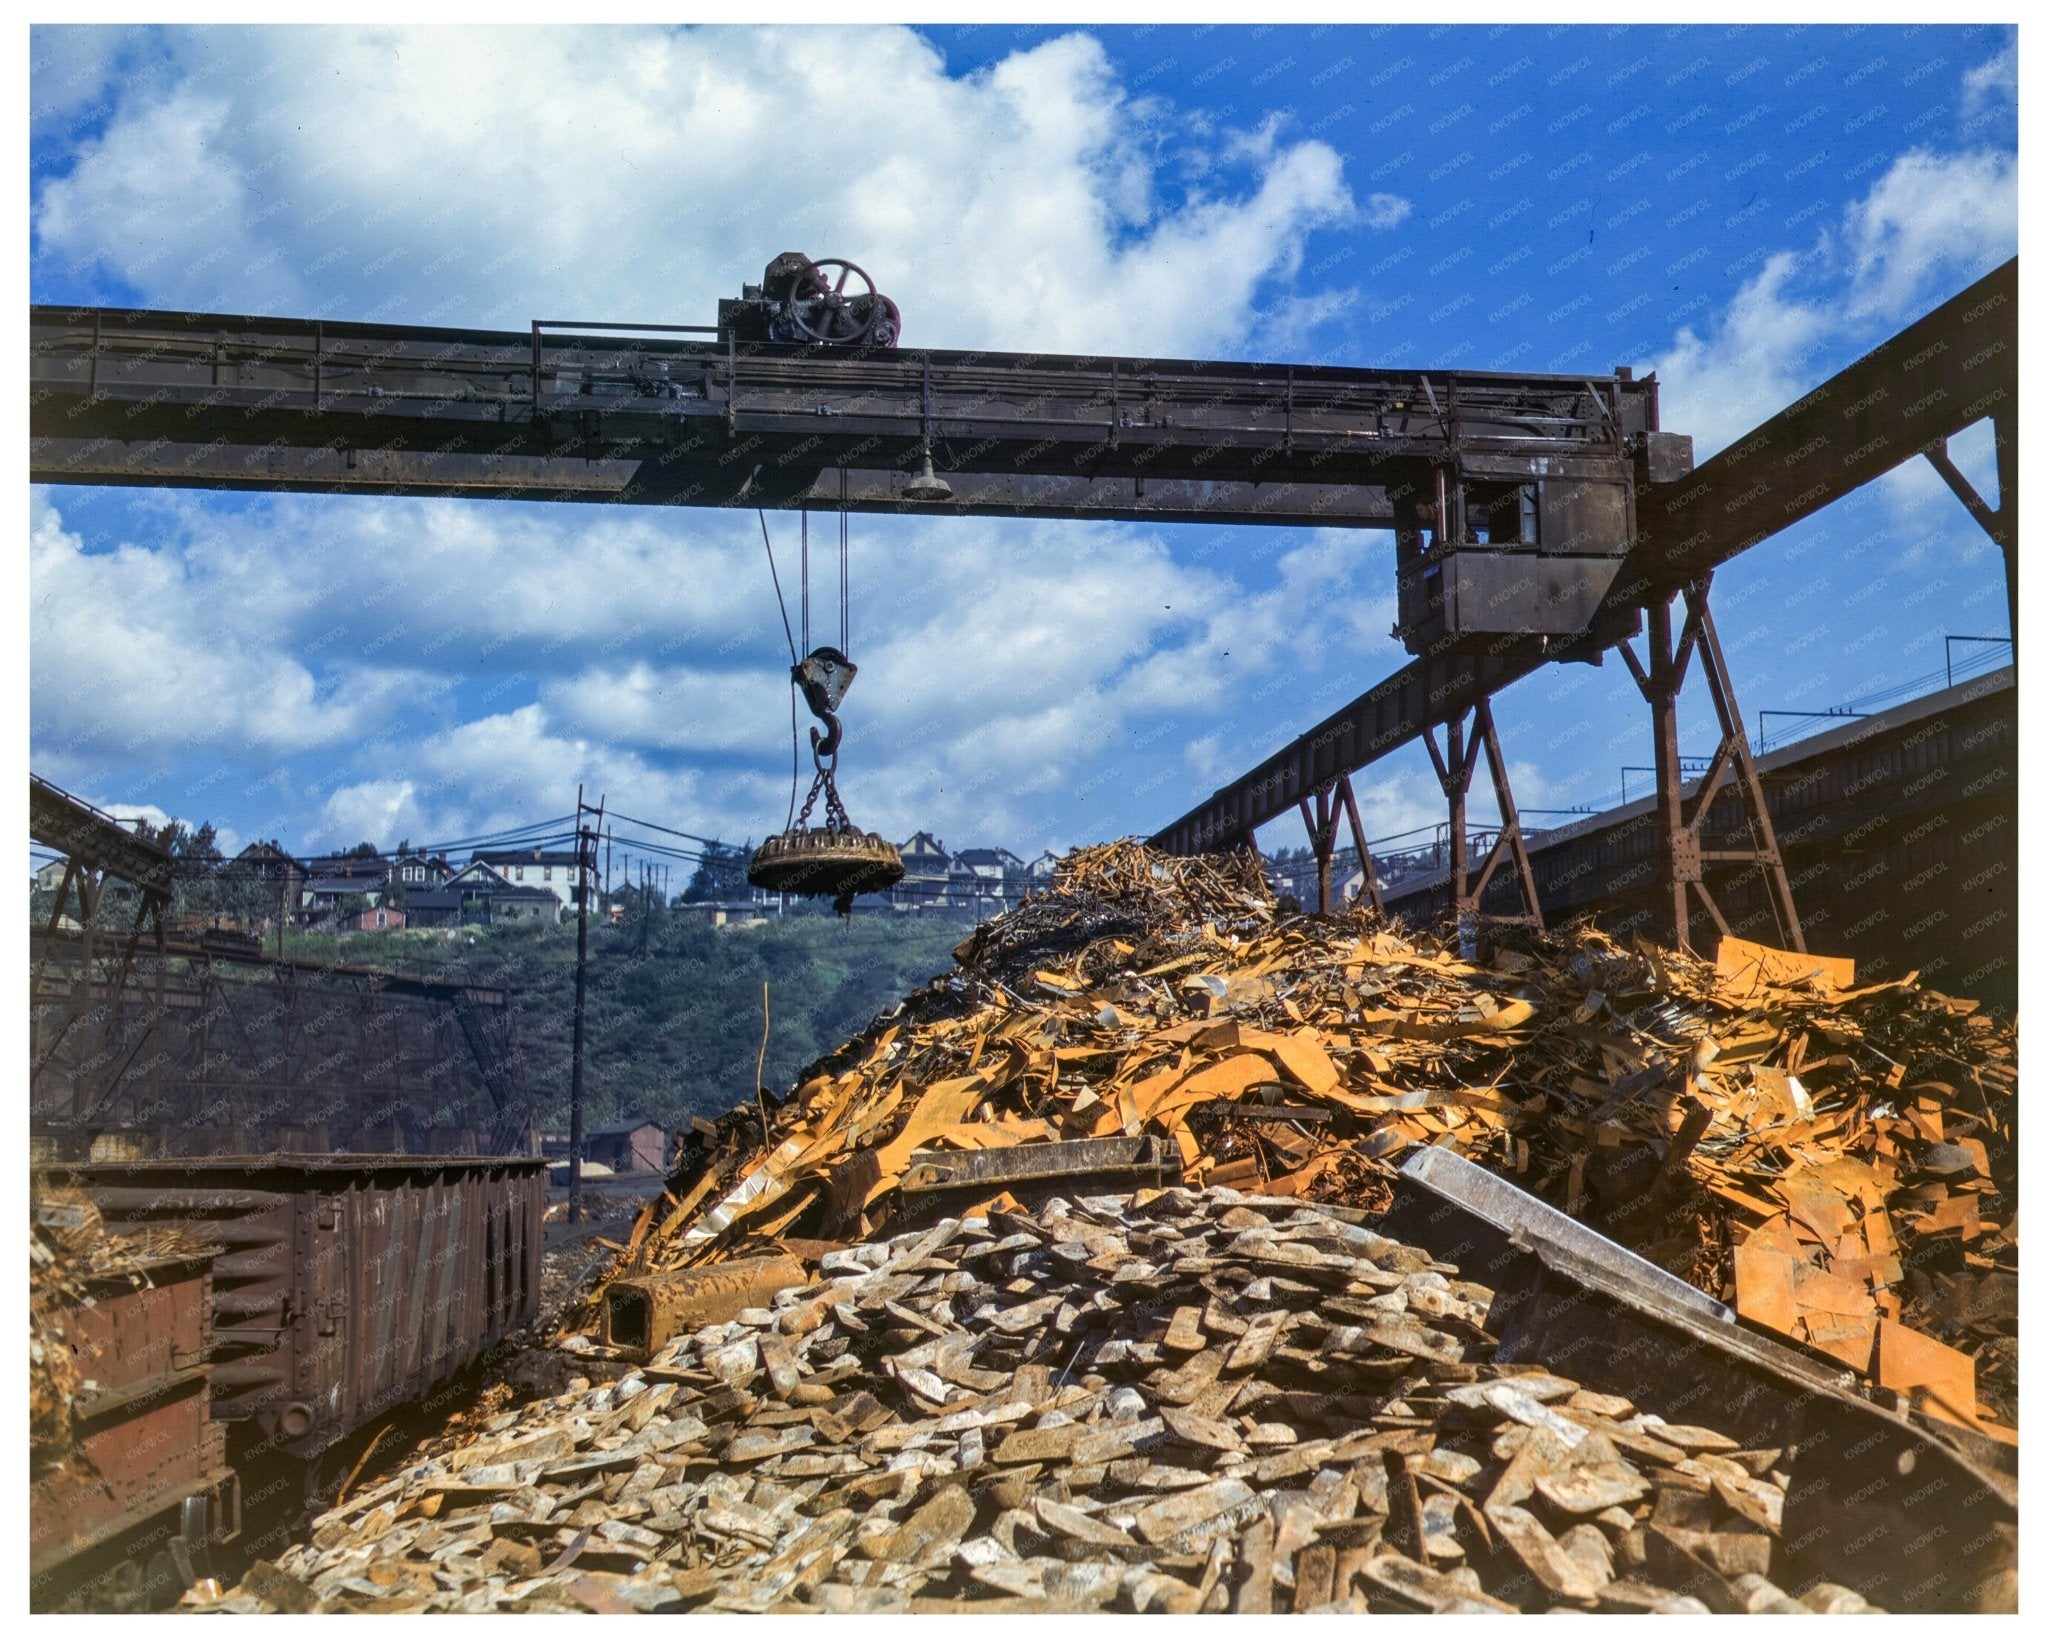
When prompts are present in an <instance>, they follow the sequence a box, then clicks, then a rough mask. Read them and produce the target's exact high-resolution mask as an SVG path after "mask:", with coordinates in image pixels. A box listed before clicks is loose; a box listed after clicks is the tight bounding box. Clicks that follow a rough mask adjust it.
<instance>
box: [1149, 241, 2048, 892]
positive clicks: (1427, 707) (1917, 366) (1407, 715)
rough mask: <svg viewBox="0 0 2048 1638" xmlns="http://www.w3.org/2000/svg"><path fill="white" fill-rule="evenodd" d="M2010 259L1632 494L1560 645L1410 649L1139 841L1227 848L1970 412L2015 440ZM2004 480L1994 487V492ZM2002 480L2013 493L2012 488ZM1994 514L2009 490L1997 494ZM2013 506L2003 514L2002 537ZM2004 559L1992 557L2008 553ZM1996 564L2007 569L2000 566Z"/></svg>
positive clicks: (1184, 850)
mask: <svg viewBox="0 0 2048 1638" xmlns="http://www.w3.org/2000/svg"><path fill="white" fill-rule="evenodd" d="M2018 324H2019V261H2018V259H2017V258H2015V259H2014V260H2012V261H2009V262H2007V263H2006V264H2005V265H2004V266H2003V267H2000V268H1998V269H1997V270H1996V271H1994V272H1992V273H1990V274H1988V275H1987V276H1986V277H1984V278H1983V279H1980V280H1979V281H1978V282H1977V283H1976V284H1974V285H1972V286H1971V287H1970V288H1969V289H1967V290H1965V291H1964V292H1963V293H1962V294H1961V295H1959V296H1956V297H1955V298H1953V299H1952V300H1950V301H1946V302H1944V303H1942V305H1941V306H1939V307H1937V308H1936V309H1935V310H1934V311H1933V312H1931V313H1929V314H1928V315H1927V316H1926V317H1925V318H1922V319H1920V320H1919V321H1918V322H1916V323H1914V324H1911V325H1908V326H1907V327H1906V328H1905V329H1904V330H1902V331H1900V332H1899V333H1898V334H1897V335H1895V336H1893V337H1892V338H1891V339H1890V340H1889V341H1886V342H1884V343H1882V344H1881V345H1879V346H1878V347H1876V348H1875V349H1873V350H1872V351H1871V352H1869V353H1866V354H1865V355H1864V356H1863V357H1862V358H1860V359H1858V360H1857V361H1856V362H1855V363H1853V364H1851V365H1850V366H1849V367H1848V368H1847V369H1845V370H1843V371H1842V372H1841V373H1840V374H1838V375H1836V376H1834V377H1832V378H1831V379H1829V380H1828V381H1826V382H1825V383H1823V384H1822V385H1821V386H1819V387H1817V388H1815V389H1814V391H1812V392H1810V393H1808V394H1807V395H1806V396H1805V397H1804V398H1802V399H1800V400H1799V401H1798V402H1797V403H1796V404H1794V405H1792V406H1791V407H1790V408H1789V409H1786V410H1784V411H1783V412H1781V413H1780V414H1778V415H1775V416H1773V417H1771V419H1770V420H1768V421H1766V422H1764V423H1763V424H1762V425H1761V426H1759V427H1758V428H1756V430H1755V431H1753V432H1751V433H1750V434H1749V435H1748V436H1746V437H1744V438H1742V439H1739V440H1738V441H1737V442H1736V443H1734V444H1732V445H1730V446H1729V447H1728V448H1727V449H1724V450H1722V451H1721V452H1720V453H1719V454H1717V455H1715V456H1714V457H1713V458H1712V459H1711V460H1709V461H1706V462H1703V463H1702V464H1701V465H1700V466H1699V467H1698V468H1697V469H1696V470H1695V471H1693V472H1692V473H1691V474H1690V475H1689V476H1687V477H1686V478H1684V479H1682V480H1680V481H1679V482H1676V483H1672V484H1657V485H1649V486H1646V487H1645V488H1643V489H1642V490H1641V491H1639V495H1638V500H1637V511H1636V517H1637V538H1636V541H1635V544H1634V545H1633V546H1632V547H1631V548H1630V550H1629V554H1628V556H1627V557H1626V558H1625V559H1624V560H1623V563H1622V567H1621V572H1620V573H1619V574H1618V575H1617V576H1616V577H1615V582H1614V586H1613V588H1612V589H1611V590H1610V591H1609V593H1608V596H1607V601H1606V604H1605V606H1604V607H1603V610H1602V612H1601V614H1600V616H1599V617H1597V618H1596V619H1595V621H1594V626H1593V629H1594V632H1595V633H1596V635H1595V636H1594V637H1593V638H1592V639H1591V641H1589V642H1588V643H1586V644H1581V645H1579V646H1578V648H1577V650H1576V651H1575V652H1570V653H1564V652H1561V651H1560V650H1558V649H1556V648H1553V649H1552V650H1551V651H1550V652H1548V653H1545V652H1543V651H1542V650H1541V649H1540V648H1536V649H1531V648H1529V647H1526V646H1524V647H1520V648H1516V647H1508V646H1505V645H1496V646H1495V647H1494V648H1493V649H1492V650H1491V651H1489V652H1484V653H1481V654H1476V655H1471V656H1462V657H1461V656H1455V655H1452V656H1443V657H1425V658H1423V659H1419V660H1415V661H1413V662H1411V663H1410V664H1408V665H1406V666H1404V667H1403V668H1402V669H1401V670H1399V671H1397V672H1395V673H1394V674H1393V675H1392V676H1391V677H1389V678H1387V679H1386V681H1384V682H1382V683H1380V684H1379V685H1378V686H1377V687H1375V688H1373V689H1372V690H1370V691H1369V692H1368V693H1366V694H1363V695H1361V696H1360V697H1359V698H1358V699H1356V700H1354V701H1353V702H1352V703H1351V704H1349V705H1347V706H1345V707H1344V708H1343V709H1342V710H1340V711H1336V712H1333V713H1332V714H1331V715H1330V716H1328V717H1326V718H1324V719H1323V721H1322V722H1320V723H1318V724H1317V725H1316V726H1315V727H1314V728H1312V729H1310V730H1309V731H1308V732H1307V733H1305V734H1303V735H1302V736H1301V737H1300V738H1298V739H1296V740H1295V741H1293V743H1291V744H1290V745H1288V746H1287V747H1286V748H1285V749H1284V750H1282V751H1279V752H1277V753H1276V754H1274V755H1273V756H1270V757H1268V758H1267V759H1266V760H1265V761H1264V762H1261V763H1260V764H1259V765H1258V766H1257V767H1256V768H1254V769H1253V770H1252V771H1251V772H1250V773H1248V774H1246V775H1244V776H1243V777H1242V778H1240V779H1237V780H1234V781H1232V782H1231V783H1230V784H1228V785H1226V786H1224V787H1223V788H1222V789H1221V790H1218V791H1217V792H1215V793H1214V794H1213V795H1212V796H1210V797H1209V799H1208V800H1207V801H1206V802H1203V803H1201V804H1200V805H1199V806H1197V807H1195V808H1192V809H1190V810H1189V811H1188V812H1187V813H1185V814H1183V815H1182V816H1181V817H1180V818H1178V819H1176V820H1174V822H1173V823H1172V824H1170V825H1168V826H1166V827H1165V828H1164V829H1162V830H1161V831H1159V832H1158V833H1157V834H1156V835H1155V836H1153V838H1152V844H1153V846H1155V847H1158V848H1161V849H1163V850H1165V851H1166V852H1168V853H1177V854H1189V853H1203V852H1212V851H1216V850H1219V849H1222V848H1227V847H1234V846H1239V845H1241V844H1242V843H1244V842H1245V841H1246V840H1248V839H1249V838H1250V836H1251V834H1252V832H1253V831H1254V830H1256V829H1257V828H1258V827H1259V826H1260V825H1263V824H1266V823H1267V822H1269V821H1270V820H1273V819H1277V818H1279V817H1280V815H1282V814H1283V813H1286V812H1287V811H1288V810H1289V809H1291V808H1292V807H1294V806H1295V804H1296V803H1297V802H1299V801H1300V800H1301V798H1302V797H1304V796H1306V795H1308V794H1310V793H1311V792H1313V791H1316V790H1318V789H1321V788H1324V787H1326V786H1328V785H1329V784H1330V783H1331V782H1333V781H1334V780H1336V779H1338V778H1339V777H1340V776H1342V775H1344V774H1347V773H1356V772H1357V771H1358V770H1359V769H1360V768H1363V767H1366V766H1368V765H1369V764H1371V763H1373V762H1375V761H1377V760H1378V759H1379V758H1381V757H1383V756H1386V755H1388V754H1389V753H1390V752H1393V751H1395V750H1398V749H1399V748H1400V747H1401V746H1403V745H1406V744H1408V743H1409V742H1410V741H1412V740H1415V739H1418V738H1420V737H1421V734H1422V730H1423V729H1424V728H1426V727H1430V726H1433V725H1435V724H1437V723H1442V722H1448V721H1449V720H1450V719H1451V718H1452V717H1454V716H1456V715H1458V714H1459V713H1461V712H1463V711H1467V710H1470V709H1471V708H1472V707H1473V706H1475V705H1477V704H1478V703H1479V701H1480V700H1482V699H1485V698H1487V697H1488V696H1489V695H1491V694H1494V693H1496V692H1498V691H1499V690H1500V689H1502V688H1505V687H1507V686H1508V685H1509V684H1511V683H1514V682H1518V681H1520V680H1521V679H1522V678H1523V677H1526V676H1528V675H1529V674H1530V673H1531V672H1533V671H1536V670H1537V669H1539V668H1540V667H1541V666H1543V665H1544V664H1545V663H1547V662H1548V661H1549V660H1552V659H1556V658H1561V657H1568V658H1575V659H1585V658H1591V657H1593V656H1594V655H1595V654H1597V653H1598V652H1600V651H1601V650H1603V649H1604V648H1606V647H1608V646H1610V645H1611V644H1612V642H1613V641H1614V640H1615V639H1614V637H1613V636H1608V637H1606V639H1605V640H1604V641H1602V639H1601V637H1600V636H1599V635H1597V634H1599V633H1604V632H1617V633H1619V632H1622V631H1626V630H1627V629H1631V626H1632V622H1630V624H1627V625H1617V624H1616V621H1617V618H1618V617H1622V616H1626V615H1629V614H1630V613H1632V610H1633V609H1634V608H1636V607H1640V606H1641V605H1642V604H1643V603H1644V602H1645V601H1647V600H1648V599H1650V598H1652V597H1656V596H1658V595H1660V594H1661V595H1667V596H1668V595H1669V594H1670V592H1671V591H1672V589H1674V588H1675V587H1677V586H1679V585H1681V584H1683V583H1684V582H1685V581H1687V580H1690V579H1694V578H1696V577H1697V576H1699V575H1701V574H1703V573H1706V572H1708V571H1710V570H1712V569H1713V568H1714V567H1716V566H1717V565H1719V564H1722V563H1725V562H1727V561H1728V560H1729V559H1730V558H1733V557H1736V556H1738V555H1739V554H1740V553H1742V552H1744V551H1747V550H1748V549H1749V548H1750V547H1752V546H1754V545H1756V544H1757V543H1758V542H1759V541H1763V540H1767V539H1769V538H1770V536H1772V535H1773V534H1775V533H1777V532H1778V531H1779V530H1780V529H1784V528H1788V527H1790V526H1791V525H1792V524H1794V523H1797V522H1799V521H1801V520H1802V519H1804V518H1807V517H1810V516H1812V514H1813V513H1815V512H1817V511H1819V510H1820V509H1821V508H1822V507H1824V506H1826V505H1828V504H1829V503H1830V502H1832V501H1836V500H1839V499H1841V498H1842V497H1843V496H1844V495H1846V494H1848V493H1850V492H1851V491H1852V490H1854V489H1857V488H1860V487H1861V486H1862V485H1864V484H1866V483H1868V482H1870V481H1871V480H1872V479H1873V478H1877V477H1880V476H1882V475H1883V474H1884V473H1886V472H1888V471H1890V470H1891V469H1892V468H1893V467H1895V466H1899V465H1901V464H1903V463H1904V462H1906V461H1908V460H1911V459H1912V458H1913V457H1914V456H1915V455H1917V454H1919V453H1920V452H1921V451H1922V450H1924V449H1926V448H1928V447H1929V446H1930V445H1933V444H1935V443H1937V442H1938V441H1940V440H1941V439H1944V438H1948V437H1952V436H1953V435H1954V434H1956V433H1957V432H1960V431H1961V430H1962V429H1963V428H1965V427H1967V426H1970V425H1972V424H1974V423H1975V422H1977V421H1979V420H1981V419H1983V418H1984V417H1985V416H1987V415H1989V416H1992V417H1993V418H1994V419H1996V420H1997V421H1999V422H2000V423H2002V424H2001V428H2000V436H1999V448H2000V451H2001V457H2002V458H2001V463H2000V466H2001V474H2003V473H2004V471H2005V470H2006V468H2007V464H2008V463H2007V460H2006V459H2005V458H2003V457H2004V452H2005V451H2007V450H2009V449H2012V448H2016V447H2017V443H2016V436H2017V434H2016V423H2017V418H2018V413H2019V387H2018V358H2019V348H2018ZM2004 487H2006V486H2004V485H2001V488H2002V489H2003V488H2004ZM2011 487H2013V488H2015V489H2016V488H2017V485H2016V484H2014V485H2012V486H2011ZM2000 501H2001V511H2003V509H2004V507H2006V506H2013V507H2015V508H2016V504H2017V503H2016V496H2014V495H2011V494H2005V493H2001V495H2000ZM2016 515H2017V514H2016V510H2015V513H2014V517H2013V519H2010V520H2008V521H2007V523H2006V528H2007V531H2008V533H2009V534H2010V535H2011V536H2012V537H2013V538H2016V537H2017V523H2016ZM2010 561H2011V560H2010V557H2008V563H2009V564H2010ZM2009 572H2013V571H2012V570H2011V569H2010V568H2009Z"/></svg>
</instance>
